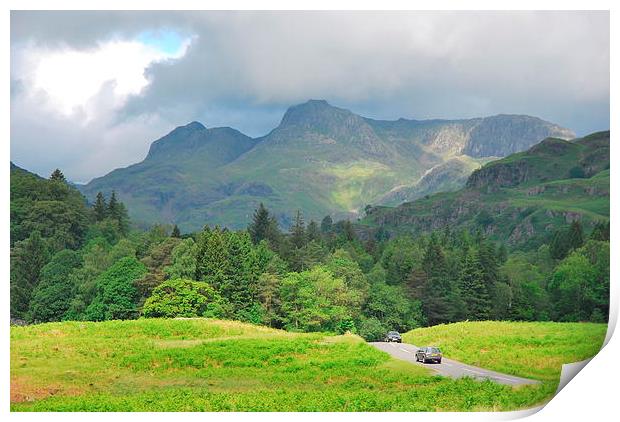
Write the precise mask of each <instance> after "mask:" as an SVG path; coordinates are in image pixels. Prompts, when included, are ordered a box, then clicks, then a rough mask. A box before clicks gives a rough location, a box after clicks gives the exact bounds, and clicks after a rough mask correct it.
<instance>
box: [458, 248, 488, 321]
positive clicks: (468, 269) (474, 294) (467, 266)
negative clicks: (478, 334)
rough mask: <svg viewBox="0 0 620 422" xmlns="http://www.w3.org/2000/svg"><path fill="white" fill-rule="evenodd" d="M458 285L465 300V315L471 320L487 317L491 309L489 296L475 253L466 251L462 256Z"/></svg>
mask: <svg viewBox="0 0 620 422" xmlns="http://www.w3.org/2000/svg"><path fill="white" fill-rule="evenodd" d="M459 287H460V291H461V296H462V298H463V301H464V302H465V307H466V315H465V317H466V318H468V319H471V320H484V319H488V317H489V313H490V311H491V298H490V296H489V292H488V289H487V286H486V285H485V281H484V278H483V274H482V268H481V265H480V261H479V259H478V255H477V254H475V253H472V252H468V253H466V254H465V256H464V257H463V262H462V263H461V273H460V277H459Z"/></svg>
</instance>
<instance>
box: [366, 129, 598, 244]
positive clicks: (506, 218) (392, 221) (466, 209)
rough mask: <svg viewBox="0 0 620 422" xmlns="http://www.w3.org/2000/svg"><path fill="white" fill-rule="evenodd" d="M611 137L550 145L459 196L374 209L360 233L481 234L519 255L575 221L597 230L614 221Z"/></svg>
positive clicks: (493, 170)
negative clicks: (611, 216)
mask: <svg viewBox="0 0 620 422" xmlns="http://www.w3.org/2000/svg"><path fill="white" fill-rule="evenodd" d="M609 136H610V134H609V131H607V132H598V133H595V134H592V135H590V136H587V137H585V138H582V139H579V140H576V141H575V142H567V141H563V140H560V139H553V138H550V139H546V140H545V141H543V142H541V143H540V144H537V145H535V146H534V147H532V148H531V149H529V150H528V151H526V152H522V153H518V154H513V155H510V156H508V157H506V158H504V159H501V160H496V161H492V162H490V163H488V164H486V165H484V166H483V167H482V168H481V169H479V170H475V171H474V172H473V173H472V175H471V176H470V178H469V179H468V181H467V186H466V187H465V188H463V189H460V190H458V191H455V192H443V193H438V194H435V195H432V196H428V197H425V198H421V199H418V200H416V201H413V202H407V203H404V204H402V205H400V206H398V207H395V208H390V207H374V208H373V209H372V210H371V212H370V213H369V215H368V216H367V217H366V218H365V219H363V220H362V221H361V224H360V230H362V231H364V230H368V228H370V230H369V231H370V232H372V230H373V228H376V227H379V226H383V227H384V229H386V230H388V231H390V232H392V233H413V234H417V233H422V232H429V231H431V230H436V229H442V228H444V227H446V226H449V227H450V228H451V229H452V230H460V229H467V230H470V231H474V232H475V231H476V230H478V229H480V230H481V231H482V232H483V233H484V234H485V235H486V236H487V237H489V238H490V239H492V240H500V241H504V242H507V243H508V244H509V245H511V246H513V247H519V248H528V247H535V246H538V245H540V244H541V243H542V242H544V241H548V238H549V237H550V236H551V235H552V233H553V232H554V230H555V229H557V228H558V227H561V226H564V225H567V224H570V223H571V222H572V221H574V220H581V223H582V225H583V226H584V228H585V229H586V230H589V229H590V228H592V227H593V226H594V225H595V224H596V223H597V222H607V221H609V139H610V138H609Z"/></svg>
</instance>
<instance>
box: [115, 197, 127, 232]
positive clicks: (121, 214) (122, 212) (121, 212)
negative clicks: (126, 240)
mask: <svg viewBox="0 0 620 422" xmlns="http://www.w3.org/2000/svg"><path fill="white" fill-rule="evenodd" d="M116 218H117V221H118V227H119V229H120V231H121V233H122V234H123V235H127V234H128V233H129V213H128V212H127V208H126V207H125V204H123V203H122V202H119V203H118V205H117V206H116Z"/></svg>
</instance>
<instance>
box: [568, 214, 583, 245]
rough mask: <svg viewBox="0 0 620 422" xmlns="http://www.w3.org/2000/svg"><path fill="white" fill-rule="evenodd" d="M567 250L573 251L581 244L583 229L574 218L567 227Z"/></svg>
mask: <svg viewBox="0 0 620 422" xmlns="http://www.w3.org/2000/svg"><path fill="white" fill-rule="evenodd" d="M567 240H568V250H569V252H570V251H573V250H575V249H579V248H580V247H582V246H583V229H582V228H581V223H579V221H577V220H575V221H573V222H572V223H571V225H570V228H569V229H568V239H567Z"/></svg>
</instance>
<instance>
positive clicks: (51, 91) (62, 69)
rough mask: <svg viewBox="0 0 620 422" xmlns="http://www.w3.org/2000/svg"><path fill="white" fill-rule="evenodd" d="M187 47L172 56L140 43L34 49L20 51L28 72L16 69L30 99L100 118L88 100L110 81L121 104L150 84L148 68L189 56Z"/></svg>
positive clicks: (114, 95) (105, 43)
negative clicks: (39, 97)
mask: <svg viewBox="0 0 620 422" xmlns="http://www.w3.org/2000/svg"><path fill="white" fill-rule="evenodd" d="M187 47H188V43H187V42H186V43H184V44H183V45H182V47H181V48H180V49H179V50H178V51H176V52H174V53H172V54H171V53H167V52H164V51H160V50H158V49H157V48H156V47H155V46H150V45H145V44H143V43H141V42H137V41H108V42H103V43H101V44H99V45H97V46H96V47H95V48H90V49H88V50H74V49H71V48H68V47H65V48H61V49H50V48H45V47H37V46H33V45H31V46H29V47H26V48H23V49H21V50H20V52H19V55H20V56H21V57H18V58H17V60H18V62H19V61H20V58H22V60H23V61H24V62H27V63H28V68H29V69H30V71H29V72H27V71H25V69H24V68H22V69H17V71H18V72H19V74H21V75H24V74H25V75H27V76H26V77H23V76H22V81H23V82H25V83H26V85H27V87H28V91H27V95H30V96H37V95H40V94H41V93H44V94H45V95H46V97H47V99H48V102H49V103H48V106H50V107H53V108H54V109H56V110H58V111H59V112H61V113H63V114H64V115H66V116H68V115H72V114H76V113H79V112H83V113H85V115H86V118H87V119H91V118H95V117H96V116H97V114H98V112H97V110H93V109H92V108H90V107H88V105H89V102H91V101H92V100H93V98H94V97H95V96H96V95H98V94H99V93H100V92H101V89H102V87H103V85H104V84H107V83H108V84H109V83H111V84H112V85H113V89H112V92H111V94H112V95H113V100H114V101H113V104H112V106H113V107H115V108H118V107H120V106H122V105H123V104H124V102H125V100H126V99H127V97H128V96H129V95H136V94H139V93H140V91H141V90H142V89H143V88H144V87H145V86H146V85H147V84H148V80H147V79H146V78H145V76H144V70H145V69H146V68H147V67H148V66H149V65H150V64H152V63H155V62H161V61H164V60H167V59H178V58H180V57H182V56H183V55H184V54H185V51H186V50H187Z"/></svg>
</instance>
